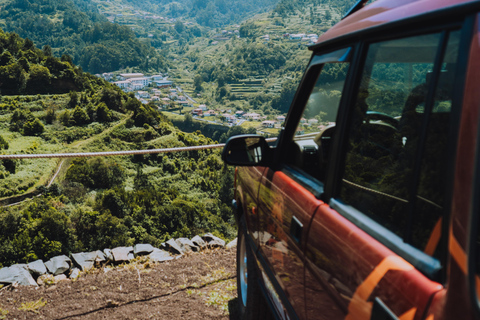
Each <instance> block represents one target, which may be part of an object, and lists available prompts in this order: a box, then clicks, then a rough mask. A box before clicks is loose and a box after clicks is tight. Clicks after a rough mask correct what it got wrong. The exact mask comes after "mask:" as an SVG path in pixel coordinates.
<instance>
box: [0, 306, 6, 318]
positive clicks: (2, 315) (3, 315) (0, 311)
mask: <svg viewBox="0 0 480 320" xmlns="http://www.w3.org/2000/svg"><path fill="white" fill-rule="evenodd" d="M7 314H8V310H6V309H2V308H0V319H6V318H7Z"/></svg>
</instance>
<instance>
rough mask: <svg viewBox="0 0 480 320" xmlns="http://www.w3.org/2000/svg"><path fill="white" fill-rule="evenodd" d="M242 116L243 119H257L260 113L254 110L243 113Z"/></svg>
mask: <svg viewBox="0 0 480 320" xmlns="http://www.w3.org/2000/svg"><path fill="white" fill-rule="evenodd" d="M243 117H244V118H245V119H249V120H259V119H260V114H258V113H255V112H251V113H245V114H244V115H243Z"/></svg>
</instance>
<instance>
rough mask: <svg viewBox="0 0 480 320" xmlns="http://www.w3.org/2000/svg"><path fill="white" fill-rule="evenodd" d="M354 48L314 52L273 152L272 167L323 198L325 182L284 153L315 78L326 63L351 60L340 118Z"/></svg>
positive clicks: (292, 136)
mask: <svg viewBox="0 0 480 320" xmlns="http://www.w3.org/2000/svg"><path fill="white" fill-rule="evenodd" d="M355 50H356V48H355V43H354V44H350V45H345V46H340V47H336V48H331V49H329V50H325V51H319V52H315V53H313V55H312V57H311V59H310V62H309V64H308V66H307V68H306V70H305V72H304V76H303V77H302V80H301V81H300V84H299V86H298V89H297V91H296V93H295V96H294V98H293V101H292V104H291V105H290V108H289V111H288V114H287V117H286V119H285V127H284V128H282V130H281V133H280V136H279V139H278V143H277V147H276V148H275V151H274V152H275V156H274V157H273V158H274V159H276V162H274V163H273V165H272V168H274V169H275V170H281V171H282V172H284V173H285V174H286V175H287V176H289V177H290V178H292V179H293V180H294V181H296V182H297V183H299V184H300V185H301V186H302V187H304V188H305V189H307V190H308V191H309V192H311V193H312V194H313V195H314V196H315V197H316V198H317V199H322V196H323V194H324V182H321V181H319V180H317V179H316V178H314V177H312V176H311V175H309V174H308V173H306V172H304V171H303V170H301V169H299V168H294V167H293V166H291V165H288V164H287V163H286V161H285V155H286V154H287V153H288V152H287V146H288V144H289V143H290V142H292V141H293V140H294V137H295V130H296V128H297V126H298V123H299V121H300V119H301V116H302V114H303V111H304V110H305V107H306V104H307V102H308V99H309V97H310V94H311V92H312V90H313V88H314V87H315V84H316V80H317V79H318V77H319V75H320V74H321V73H322V71H323V66H324V65H325V64H327V63H342V62H348V63H349V64H350V65H349V68H348V72H347V76H346V80H345V83H344V88H343V91H342V97H341V99H340V103H339V107H338V112H337V119H338V114H339V113H340V108H341V107H342V104H343V102H342V101H343V100H344V99H345V97H344V94H345V93H343V92H345V90H346V88H347V86H348V85H347V84H348V82H349V78H350V77H351V73H352V71H351V70H352V69H353V64H352V57H353V56H354V53H355Z"/></svg>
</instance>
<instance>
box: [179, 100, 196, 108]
mask: <svg viewBox="0 0 480 320" xmlns="http://www.w3.org/2000/svg"><path fill="white" fill-rule="evenodd" d="M176 102H177V104H178V105H179V106H182V107H185V108H187V107H188V108H191V107H193V105H192V104H191V103H190V102H188V101H176Z"/></svg>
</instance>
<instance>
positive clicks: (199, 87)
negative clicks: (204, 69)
mask: <svg viewBox="0 0 480 320" xmlns="http://www.w3.org/2000/svg"><path fill="white" fill-rule="evenodd" d="M202 83H203V78H202V76H200V75H198V74H197V75H196V76H195V78H194V79H193V86H194V87H195V92H200V91H202V90H203V87H202Z"/></svg>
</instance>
